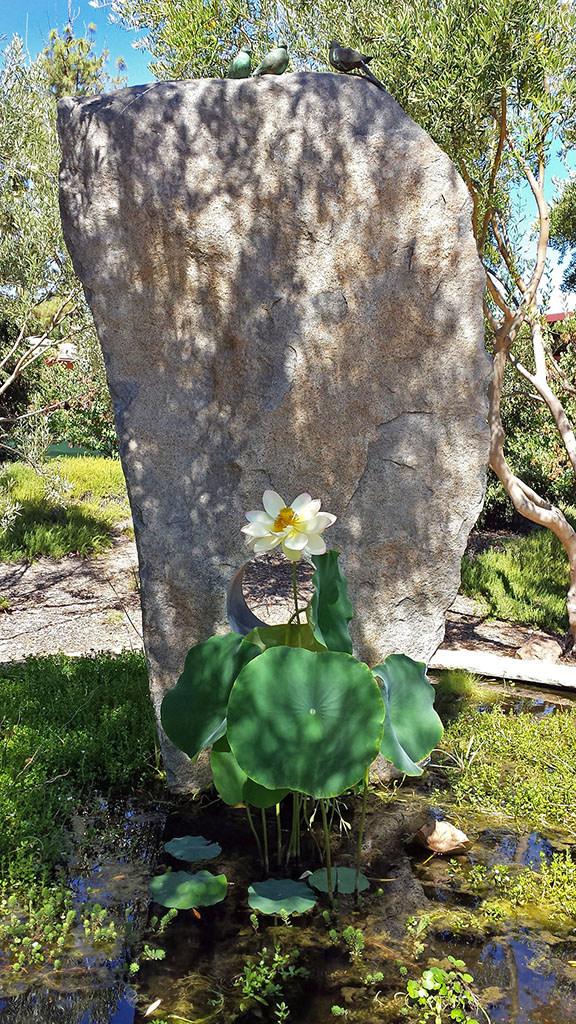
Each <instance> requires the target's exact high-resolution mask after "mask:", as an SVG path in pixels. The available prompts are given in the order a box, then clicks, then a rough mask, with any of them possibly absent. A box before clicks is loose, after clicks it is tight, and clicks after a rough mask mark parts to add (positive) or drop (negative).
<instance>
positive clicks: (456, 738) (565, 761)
mask: <svg viewBox="0 0 576 1024" xmlns="http://www.w3.org/2000/svg"><path fill="white" fill-rule="evenodd" d="M442 747H443V748H444V749H445V750H446V751H448V754H449V757H448V758H447V759H446V764H447V766H448V767H447V768H446V771H447V774H448V778H449V781H450V785H451V792H452V796H453V798H454V799H455V801H456V803H457V804H458V805H459V806H461V807H462V808H465V809H466V808H470V807H471V808H473V809H475V810H477V811H481V812H486V813H488V814H496V815H501V816H504V817H506V818H508V819H512V820H513V821H514V822H515V823H517V824H525V825H528V826H529V827H530V828H531V829H534V828H539V829H542V830H544V831H546V830H549V829H557V830H559V831H561V832H564V833H570V834H572V835H574V836H576V802H575V801H574V792H575V790H576V709H575V710H572V709H569V710H565V711H558V712H556V713H555V714H552V715H545V716H542V717H537V716H534V715H531V714H526V713H523V714H518V715H511V714H506V713H505V711H503V710H502V709H501V708H499V707H497V706H495V707H494V708H493V709H492V710H491V711H483V712H480V711H477V710H463V711H462V714H460V715H459V716H458V717H457V718H456V719H455V721H453V722H451V723H450V724H448V726H447V728H446V732H445V734H444V739H443V743H442Z"/></svg>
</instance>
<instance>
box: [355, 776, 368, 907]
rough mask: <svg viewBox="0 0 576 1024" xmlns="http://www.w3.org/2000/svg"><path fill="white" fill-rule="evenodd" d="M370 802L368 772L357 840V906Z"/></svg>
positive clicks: (365, 779)
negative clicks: (367, 812) (367, 806)
mask: <svg viewBox="0 0 576 1024" xmlns="http://www.w3.org/2000/svg"><path fill="white" fill-rule="evenodd" d="M367 803H368V772H366V774H365V775H364V790H363V793H362V811H361V813H360V828H359V829H358V839H357V841H356V880H355V882H354V902H355V904H356V906H358V903H359V901H360V861H361V859H362V840H363V838H364V826H365V824H366V804H367Z"/></svg>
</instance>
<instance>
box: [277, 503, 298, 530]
mask: <svg viewBox="0 0 576 1024" xmlns="http://www.w3.org/2000/svg"><path fill="white" fill-rule="evenodd" d="M299 522H300V520H299V519H298V516H297V515H296V513H295V511H294V509H293V508H282V509H280V511H279V513H278V515H277V516H276V519H275V520H274V526H273V527H272V529H273V530H274V533H282V530H285V529H286V527H287V526H292V527H297V526H298V523H299Z"/></svg>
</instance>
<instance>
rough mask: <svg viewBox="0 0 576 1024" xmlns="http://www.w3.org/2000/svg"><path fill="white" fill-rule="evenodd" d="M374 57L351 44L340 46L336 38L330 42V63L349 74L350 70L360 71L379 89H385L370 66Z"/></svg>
mask: <svg viewBox="0 0 576 1024" xmlns="http://www.w3.org/2000/svg"><path fill="white" fill-rule="evenodd" d="M373 59H374V58H373V57H369V56H368V55H367V54H365V53H360V51H359V50H352V49H351V48H350V47H349V46H340V43H339V42H338V41H337V40H336V39H333V40H332V42H331V43H330V63H331V65H332V67H333V68H336V71H343V72H344V74H349V72H350V71H359V72H360V73H361V74H362V75H364V76H365V77H366V78H369V79H370V81H371V82H374V85H377V86H378V88H379V89H384V88H385V87H384V85H383V84H382V82H380V81H379V80H378V79H377V78H376V75H373V74H372V72H371V71H370V68H369V67H368V64H369V63H370V61H371V60H373Z"/></svg>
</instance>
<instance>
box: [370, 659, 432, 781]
mask: <svg viewBox="0 0 576 1024" xmlns="http://www.w3.org/2000/svg"><path fill="white" fill-rule="evenodd" d="M372 671H373V672H374V675H375V676H376V677H377V678H378V681H379V683H380V687H381V689H382V697H383V700H384V703H385V705H386V720H385V722H384V733H383V737H382V743H381V746H380V753H381V754H382V756H383V757H385V758H387V760H388V761H391V762H392V764H394V765H395V766H396V768H399V769H400V771H402V772H404V773H405V774H406V775H414V776H416V775H422V769H421V768H420V766H419V765H418V764H416V762H417V761H421V760H422V758H423V757H426V755H427V754H429V753H430V751H431V750H433V749H434V747H435V746H437V744H438V743H439V742H440V740H441V738H442V733H443V727H442V722H441V721H440V719H439V717H438V715H437V713H436V711H435V710H434V687H433V686H432V685H431V683H430V682H429V681H428V679H427V677H426V665H425V664H424V663H423V662H419V661H413V660H412V658H408V657H407V656H406V655H405V654H391V655H390V656H389V657H388V658H386V660H385V661H383V662H382V664H381V665H377V666H376V667H375V668H374V669H373V670H372Z"/></svg>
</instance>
